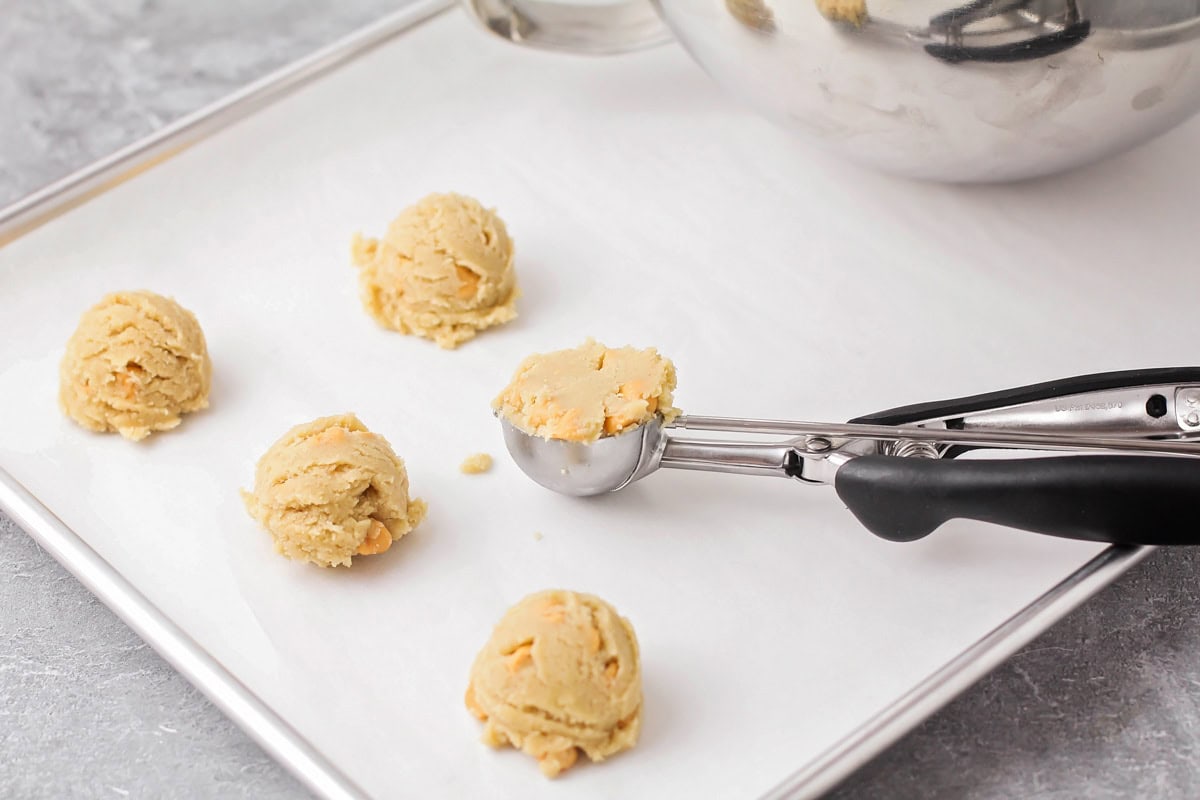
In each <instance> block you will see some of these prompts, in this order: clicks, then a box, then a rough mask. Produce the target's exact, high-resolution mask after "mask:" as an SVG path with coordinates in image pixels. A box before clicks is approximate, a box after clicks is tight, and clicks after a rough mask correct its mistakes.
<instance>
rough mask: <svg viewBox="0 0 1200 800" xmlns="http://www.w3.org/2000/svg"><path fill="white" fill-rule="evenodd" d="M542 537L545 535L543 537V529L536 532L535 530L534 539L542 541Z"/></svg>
mask: <svg viewBox="0 0 1200 800" xmlns="http://www.w3.org/2000/svg"><path fill="white" fill-rule="evenodd" d="M542 538H543V537H542V532H541V531H534V532H533V540H534V541H535V542H540V541H541V540H542Z"/></svg>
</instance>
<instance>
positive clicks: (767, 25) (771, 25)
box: [725, 0, 775, 33]
mask: <svg viewBox="0 0 1200 800" xmlns="http://www.w3.org/2000/svg"><path fill="white" fill-rule="evenodd" d="M725 8H726V9H727V10H728V11H729V13H730V14H732V15H733V18H734V19H736V20H737V21H738V22H740V23H742V24H743V25H745V26H746V27H747V28H750V29H751V30H755V31H758V32H759V33H773V32H774V31H775V14H774V13H772V11H771V9H770V8H769V7H768V6H767V5H766V3H764V2H763V0H725Z"/></svg>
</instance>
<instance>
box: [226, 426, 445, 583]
mask: <svg viewBox="0 0 1200 800" xmlns="http://www.w3.org/2000/svg"><path fill="white" fill-rule="evenodd" d="M242 499H243V500H244V501H245V503H246V510H247V511H249V512H250V516H252V517H254V519H256V520H257V521H258V523H259V524H260V525H262V526H263V527H264V528H266V530H267V532H268V533H270V534H271V538H273V539H274V540H275V549H276V551H278V552H279V553H280V554H282V555H285V556H287V557H288V558H292V559H297V560H300V561H308V562H310V563H312V564H316V565H317V566H319V567H335V566H347V567H348V566H350V564H351V560H352V559H353V557H354V556H356V555H364V556H365V555H376V554H378V553H382V552H384V551H386V550H387V549H388V548H389V547H391V546H392V542H394V541H395V540H396V539H399V538H400V537H402V536H404V535H405V534H406V533H408V532H409V531H411V530H412V529H413V528H415V527H416V526H417V524H418V523H420V521H421V520H422V519H423V518H424V517H425V511H426V506H425V503H424V501H422V500H418V499H416V498H413V499H409V496H408V472H407V471H406V470H405V468H404V462H403V461H401V460H400V458H399V457H398V456H397V455H396V454H395V452H394V451H393V450H392V446H391V445H390V444H388V442H387V440H386V439H384V438H383V437H382V436H380V435H379V434H377V433H371V432H370V431H369V430H367V427H366V426H365V425H363V424H362V422H361V421H359V419H358V417H356V416H354V415H353V414H343V415H341V416H334V417H322V418H320V419H317V420H314V421H312V422H308V423H305V424H303V425H297V426H296V427H294V428H292V429H291V430H290V431H288V432H287V433H285V434H284V435H283V436H282V437H280V439H279V440H278V441H276V442H275V444H273V445H271V447H270V449H268V450H267V452H266V453H264V454H263V457H262V458H260V459H259V461H258V467H257V469H256V470H255V473H254V491H253V492H246V491H243V492H242Z"/></svg>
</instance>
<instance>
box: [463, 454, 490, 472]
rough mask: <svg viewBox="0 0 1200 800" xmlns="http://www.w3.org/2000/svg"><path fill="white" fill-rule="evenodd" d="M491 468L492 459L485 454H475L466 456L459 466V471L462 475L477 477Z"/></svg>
mask: <svg viewBox="0 0 1200 800" xmlns="http://www.w3.org/2000/svg"><path fill="white" fill-rule="evenodd" d="M491 468H492V457H491V456H490V455H489V454H487V453H475V454H474V455H470V456H467V457H466V459H464V460H463V462H462V465H461V466H459V468H458V469H459V471H460V472H462V473H463V474H464V475H479V474H480V473H483V472H487V471H488V470H489V469H491Z"/></svg>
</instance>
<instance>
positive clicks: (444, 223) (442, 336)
mask: <svg viewBox="0 0 1200 800" xmlns="http://www.w3.org/2000/svg"><path fill="white" fill-rule="evenodd" d="M351 257H352V258H353V260H354V264H355V266H357V267H358V270H359V272H358V279H359V288H360V292H361V296H362V303H363V307H364V308H365V309H366V310H367V313H368V314H370V315H371V316H372V317H374V318H375V321H376V322H378V323H379V324H380V325H383V326H384V327H386V328H391V329H392V330H396V331H399V332H401V333H407V334H415V335H417V336H423V337H425V338H426V339H432V340H434V341H435V342H437V343H438V344H439V345H440V346H442V347H445V348H455V347H458V346H459V345H460V344H462V343H463V342H465V341H467V340H468V339H471V338H473V337H474V336H475V334H476V333H478V332H479V331H481V330H483V329H485V328H490V327H492V326H493V325H500V324H501V323H504V322H508V321H509V320H511V319H513V318H515V317H516V316H517V312H516V301H517V296H518V294H519V292H518V290H517V279H516V273H515V271H514V270H513V243H512V239H510V238H509V236H508V230H507V229H506V228H505V227H504V222H503V221H502V220H501V219H500V218H499V217H498V216H496V214H495V212H494V211H491V210H489V209H486V208H484V207H483V206H482V205H480V204H479V201H478V200H475V199H473V198H470V197H465V196H463V195H459V194H431V195H429V196H428V197H426V198H424V199H423V200H421V201H420V202H418V203H417V204H416V205H413V206H410V207H408V208H406V209H404V210H403V211H402V212H400V216H398V217H396V219H395V220H394V221H393V222H392V224H391V225H389V226H388V229H387V233H385V234H384V236H383V238H382V239H366V238H363V237H362V236H361V235H359V234H356V235H355V237H354V241H353V243H352V244H351Z"/></svg>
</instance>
